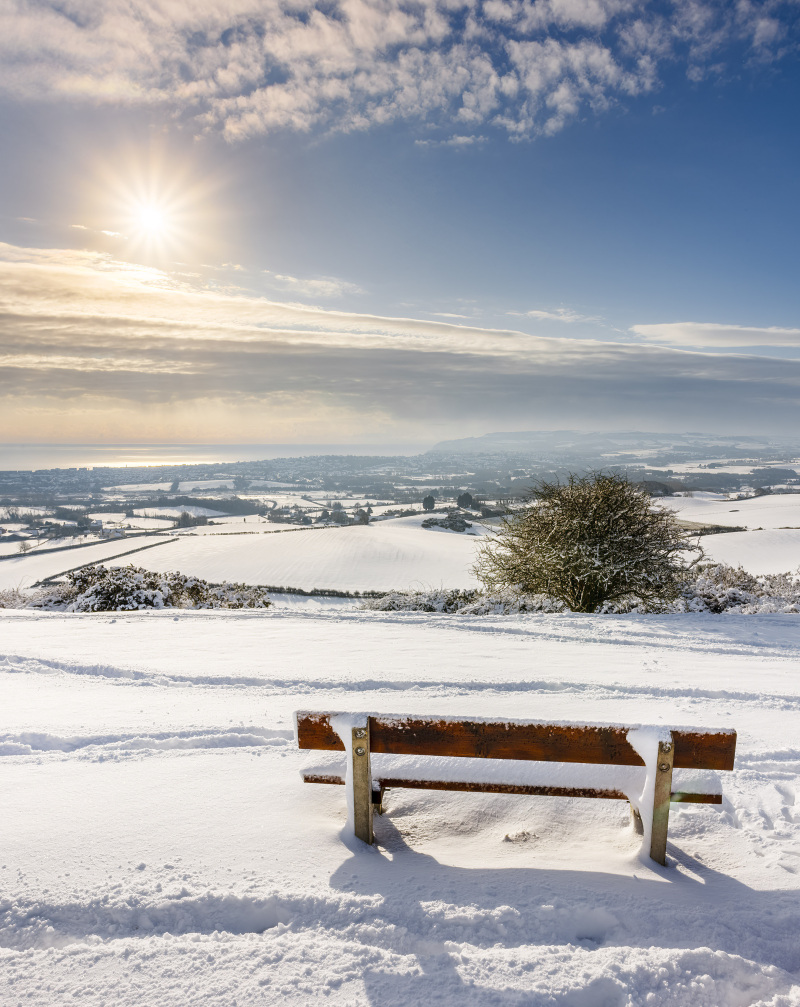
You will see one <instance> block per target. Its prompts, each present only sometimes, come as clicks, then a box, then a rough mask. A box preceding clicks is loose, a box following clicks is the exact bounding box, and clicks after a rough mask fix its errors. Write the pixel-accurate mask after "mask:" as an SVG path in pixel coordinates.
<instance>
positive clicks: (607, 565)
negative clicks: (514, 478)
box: [474, 473, 699, 612]
mask: <svg viewBox="0 0 800 1007" xmlns="http://www.w3.org/2000/svg"><path fill="white" fill-rule="evenodd" d="M536 498H537V499H536V501H535V503H534V504H533V506H531V507H528V508H527V509H526V510H525V511H523V512H521V513H518V514H514V515H512V516H511V517H507V518H504V519H503V521H502V522H501V524H500V527H499V529H498V531H497V533H496V534H495V535H494V536H492V537H487V538H486V539H485V540H484V542H483V543H482V545H481V546H480V548H479V549H478V553H477V559H476V562H475V567H474V570H475V573H476V574H477V576H478V579H479V580H480V581H481V583H482V584H483V585H484V587H485V588H486V590H487V591H490V592H491V591H497V590H508V589H511V590H517V591H520V592H523V593H526V594H534V595H535V594H546V595H548V596H550V597H553V598H558V599H559V600H560V601H563V602H564V604H565V605H566V606H567V607H568V608H570V609H571V610H572V611H573V612H595V611H597V610H598V608H600V607H601V606H603V605H605V604H611V605H614V604H631V603H636V602H638V603H640V604H647V605H649V606H651V607H653V606H663V605H664V604H665V603H669V602H671V601H674V600H675V599H677V598H679V597H680V593H681V584H682V582H683V580H684V579H685V578H686V576H687V575H688V570H689V566H688V565H687V554H688V553H690V552H698V551H699V549H698V546H697V545H696V544H695V543H693V542H691V541H690V540H689V539H688V537H687V534H686V532H685V531H684V530H683V529H682V528H681V527H680V525H679V524H678V521H677V519H676V518H675V515H674V514H673V513H672V511H668V510H665V509H664V508H662V507H654V506H653V504H652V502H651V500H650V497H649V496H648V495H647V494H646V493H644V492H642V491H641V489H640V488H639V487H637V486H634V485H633V484H632V483H629V482H628V480H627V479H626V478H625V477H624V476H620V475H614V474H612V475H605V474H603V473H596V474H594V475H590V476H584V477H578V476H573V475H571V476H570V477H569V479H568V481H567V482H566V483H560V482H554V483H548V482H542V483H541V484H540V485H539V487H538V489H537V490H536Z"/></svg>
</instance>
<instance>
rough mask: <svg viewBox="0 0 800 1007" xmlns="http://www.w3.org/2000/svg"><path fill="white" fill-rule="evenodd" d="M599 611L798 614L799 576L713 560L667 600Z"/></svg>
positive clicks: (387, 599)
mask: <svg viewBox="0 0 800 1007" xmlns="http://www.w3.org/2000/svg"><path fill="white" fill-rule="evenodd" d="M363 607H364V608H367V609H372V610H373V611H378V612H441V613H445V614H453V613H457V614H459V615H517V614H519V613H522V612H541V613H550V612H564V611H567V609H568V606H567V605H565V604H564V602H562V601H559V600H558V599H556V598H552V597H549V596H548V595H546V594H525V593H522V592H514V591H505V592H484V591H477V590H472V591H447V590H444V589H443V588H440V589H438V590H435V589H430V590H427V591H392V592H390V593H389V594H386V595H384V596H383V597H382V598H375V599H370V600H369V601H367V602H365V604H364V606H363ZM595 611H596V613H597V614H599V615H619V614H622V613H626V612H640V613H643V614H644V613H652V612H671V613H680V612H711V613H722V612H735V613H739V614H742V615H750V614H755V613H757V612H785V613H789V614H792V613H800V578H797V577H793V576H792V575H791V574H788V573H783V574H775V575H769V576H763V577H755V576H753V575H752V574H749V573H747V571H746V570H743V569H742V568H741V567H736V568H734V567H730V566H726V565H725V564H724V563H714V564H711V565H709V566H705V567H702V568H701V569H700V570H699V571H698V572H697V573H696V575H695V576H694V577H693V578H692V579H691V580H688V581H686V582H685V583H684V584H683V587H682V591H681V596H680V597H679V598H677V599H676V600H674V601H671V602H642V601H636V600H635V599H629V600H622V601H618V602H610V601H607V602H604V603H603V604H602V605H600V606H598V608H597V609H596V610H595Z"/></svg>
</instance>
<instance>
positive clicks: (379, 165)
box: [0, 0, 800, 445]
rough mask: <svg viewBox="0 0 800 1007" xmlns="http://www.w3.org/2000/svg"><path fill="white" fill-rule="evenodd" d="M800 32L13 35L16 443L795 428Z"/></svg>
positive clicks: (377, 8) (342, 9) (730, 13)
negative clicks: (526, 431)
mask: <svg viewBox="0 0 800 1007" xmlns="http://www.w3.org/2000/svg"><path fill="white" fill-rule="evenodd" d="M798 13H800V6H798V4H797V3H792V2H778V0H765V2H761V3H756V2H749V0H741V2H739V3H735V4H721V3H716V2H708V0H675V2H673V3H663V4H662V3H656V4H653V3H648V2H646V0H535V2H533V3H532V2H530V0H445V2H429V0H425V2H418V3H407V2H399V0H374V2H371V3H365V2H363V0H325V2H321V3H316V4H315V3H312V2H309V0H292V2H291V3H264V2H262V0H218V2H215V3H213V4H212V3H207V2H205V0H171V2H167V0H150V2H148V3H137V4H131V5H127V6H123V5H119V4H116V3H110V2H108V3H103V2H99V0H63V2H60V3H48V2H41V0H40V2H36V3H33V2H23V0H16V2H15V3H10V4H8V5H6V7H5V8H4V10H3V12H2V13H0V40H2V41H0V129H2V135H3V147H4V157H3V158H2V163H1V164H0V223H1V224H2V232H0V241H2V242H3V245H2V247H0V299H2V302H3V307H2V310H3V314H4V322H3V325H2V329H0V339H1V340H2V344H3V345H2V347H1V348H0V354H2V357H3V370H2V377H0V380H2V388H3V397H2V405H0V431H3V432H4V436H5V439H6V440H8V441H17V442H18V441H24V440H31V441H41V442H47V441H83V442H85V441H98V440H99V441H108V442H111V443H113V442H115V441H119V442H124V443H130V442H131V441H137V440H141V441H145V442H147V441H152V442H170V441H172V442H180V443H187V442H189V441H197V442H199V443H210V442H214V441H220V442H226V441H227V442H234V443H241V442H248V441H250V442H270V441H273V442H279V443H291V442H295V443H322V442H325V441H328V440H329V441H331V442H336V443H342V442H347V441H352V442H353V443H358V444H363V443H369V442H372V443H375V444H376V445H377V444H380V443H382V442H387V443H388V442H391V443H397V442H400V441H402V442H419V443H420V444H424V443H426V442H433V441H436V440H440V439H442V438H443V437H452V436H458V435H459V434H460V433H463V434H464V435H465V436H468V435H479V434H482V433H485V432H487V431H490V430H497V429H509V430H513V429H517V430H524V429H537V428H539V429H548V428H552V429H558V428H562V429H563V428H564V427H573V428H577V429H590V430H591V429H618V428H628V429H653V430H659V429H660V430H684V429H695V430H696V429H706V430H709V431H740V432H742V433H749V432H757V433H769V432H775V433H777V432H784V433H785V432H787V430H788V431H789V432H791V429H792V428H794V429H796V428H797V425H798V420H800V410H799V409H798V406H799V405H800V353H799V352H798V350H799V349H800V310H798V251H797V247H798V242H797V234H798V224H800V219H799V218H800V209H799V206H800V201H798V170H797V165H798V164H799V163H800V157H799V156H798V155H800V149H799V148H800V140H799V139H798V137H800V129H798V125H799V124H798V111H797V110H798V108H800V71H799V69H798V58H797V57H798V41H800V33H798V30H797V28H798Z"/></svg>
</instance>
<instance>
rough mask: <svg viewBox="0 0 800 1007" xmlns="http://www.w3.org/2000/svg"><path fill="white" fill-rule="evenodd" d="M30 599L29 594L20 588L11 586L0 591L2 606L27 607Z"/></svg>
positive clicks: (0, 606)
mask: <svg viewBox="0 0 800 1007" xmlns="http://www.w3.org/2000/svg"><path fill="white" fill-rule="evenodd" d="M29 601H30V598H29V597H28V595H26V594H25V592H24V591H20V590H19V588H16V587H9V588H6V589H5V590H4V591H0V608H25V606H26V605H27V604H28V602H29Z"/></svg>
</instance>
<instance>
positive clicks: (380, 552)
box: [0, 516, 484, 591]
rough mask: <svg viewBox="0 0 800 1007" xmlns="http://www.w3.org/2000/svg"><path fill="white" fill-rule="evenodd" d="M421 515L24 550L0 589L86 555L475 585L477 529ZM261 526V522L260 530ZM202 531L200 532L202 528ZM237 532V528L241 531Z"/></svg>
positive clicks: (209, 570) (343, 579) (375, 583)
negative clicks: (443, 524) (431, 523)
mask: <svg viewBox="0 0 800 1007" xmlns="http://www.w3.org/2000/svg"><path fill="white" fill-rule="evenodd" d="M422 520H423V519H422V517H421V516H420V517H409V518H396V519H390V520H386V521H377V522H375V523H373V524H370V525H351V526H346V527H343V528H338V527H335V526H333V527H325V528H314V527H310V528H301V529H295V528H291V527H290V528H287V527H286V526H281V525H266V524H263V523H262V524H257V523H255V522H253V521H251V522H250V523H249V524H248V523H238V524H236V525H234V524H223V525H220V526H216V525H215V526H213V527H208V526H206V527H202V528H198V529H191V531H190V532H184V533H183V534H181V535H180V536H179V539H178V541H168V540H167V539H166V538H165V539H164V542H163V544H162V545H159V546H156V547H155V548H149V549H145V550H143V551H141V552H136V553H130V552H129V551H130V550H132V549H136V548H137V547H138V546H140V545H152V544H153V543H154V542H157V541H158V540H157V539H153V538H148V539H138V540H137V539H133V540H130V539H127V540H118V541H116V542H113V543H112V542H105V543H101V544H98V545H95V546H90V547H87V548H85V549H76V550H71V551H70V552H68V553H66V554H65V555H58V554H55V555H54V554H52V553H51V554H49V555H45V556H38V557H37V556H33V555H28V556H20V557H15V558H14V559H10V560H6V561H5V562H2V563H0V589H1V588H2V587H16V586H19V585H22V586H28V585H30V584H32V583H34V582H35V581H36V580H39V579H41V578H43V577H46V576H52V575H54V574H56V573H59V572H61V571H62V570H66V569H68V568H69V567H73V566H77V565H79V564H81V563H89V562H105V561H108V560H109V559H110V557H113V556H115V555H116V554H120V553H128V555H125V556H122V557H121V558H120V559H119V561H118V563H119V564H126V563H131V562H134V563H136V565H137V566H143V567H145V568H146V569H148V570H158V571H167V570H179V571H181V572H182V573H187V574H191V575H192V576H195V577H202V578H203V579H205V580H210V581H215V582H219V581H240V582H244V583H247V584H274V585H279V586H280V585H288V586H290V587H299V588H302V589H303V590H309V589H311V588H315V587H319V588H336V589H338V590H347V591H369V590H385V591H388V590H391V589H393V588H400V589H403V588H409V587H424V586H434V587H439V586H444V587H471V586H474V585H475V584H476V581H475V578H474V576H473V575H472V572H471V569H470V568H471V566H472V564H473V562H474V553H475V544H476V542H477V541H478V538H477V536H478V535H479V534H480V533H481V532H482V531H483V530H484V529H483V528H482V526H480V525H478V524H475V525H473V527H472V529H471V531H473V532H475V535H471V534H465V533H456V532H449V531H444V530H442V529H425V528H422V527H421V522H422ZM256 529H257V530H256ZM196 532H199V534H196ZM237 532H238V533H237Z"/></svg>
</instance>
